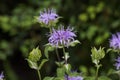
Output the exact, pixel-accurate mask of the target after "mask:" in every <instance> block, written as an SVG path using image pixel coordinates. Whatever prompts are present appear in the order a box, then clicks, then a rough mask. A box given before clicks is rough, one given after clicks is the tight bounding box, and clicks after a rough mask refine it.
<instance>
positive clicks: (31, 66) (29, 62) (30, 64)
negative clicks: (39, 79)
mask: <svg viewBox="0 0 120 80" xmlns="http://www.w3.org/2000/svg"><path fill="white" fill-rule="evenodd" d="M27 61H28V64H29V66H30V68H32V69H35V70H37V69H38V66H37V63H36V62H32V61H31V60H29V59H27Z"/></svg>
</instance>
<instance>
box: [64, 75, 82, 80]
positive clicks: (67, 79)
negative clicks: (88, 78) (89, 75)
mask: <svg viewBox="0 0 120 80" xmlns="http://www.w3.org/2000/svg"><path fill="white" fill-rule="evenodd" d="M65 80H83V77H81V76H68V77H65Z"/></svg>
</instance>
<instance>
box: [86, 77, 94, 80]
mask: <svg viewBox="0 0 120 80" xmlns="http://www.w3.org/2000/svg"><path fill="white" fill-rule="evenodd" d="M84 80H95V77H85V78H84Z"/></svg>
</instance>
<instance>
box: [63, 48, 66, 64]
mask: <svg viewBox="0 0 120 80" xmlns="http://www.w3.org/2000/svg"><path fill="white" fill-rule="evenodd" d="M63 54H64V59H65V64H67V60H66V58H65V55H66V53H65V48H64V47H63Z"/></svg>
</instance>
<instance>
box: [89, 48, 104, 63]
mask: <svg viewBox="0 0 120 80" xmlns="http://www.w3.org/2000/svg"><path fill="white" fill-rule="evenodd" d="M91 52H92V55H91V57H92V61H93V63H95V64H98V63H99V60H101V59H102V58H104V56H105V51H104V48H101V47H100V48H99V49H98V50H97V49H96V48H95V47H94V48H92V49H91Z"/></svg>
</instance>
